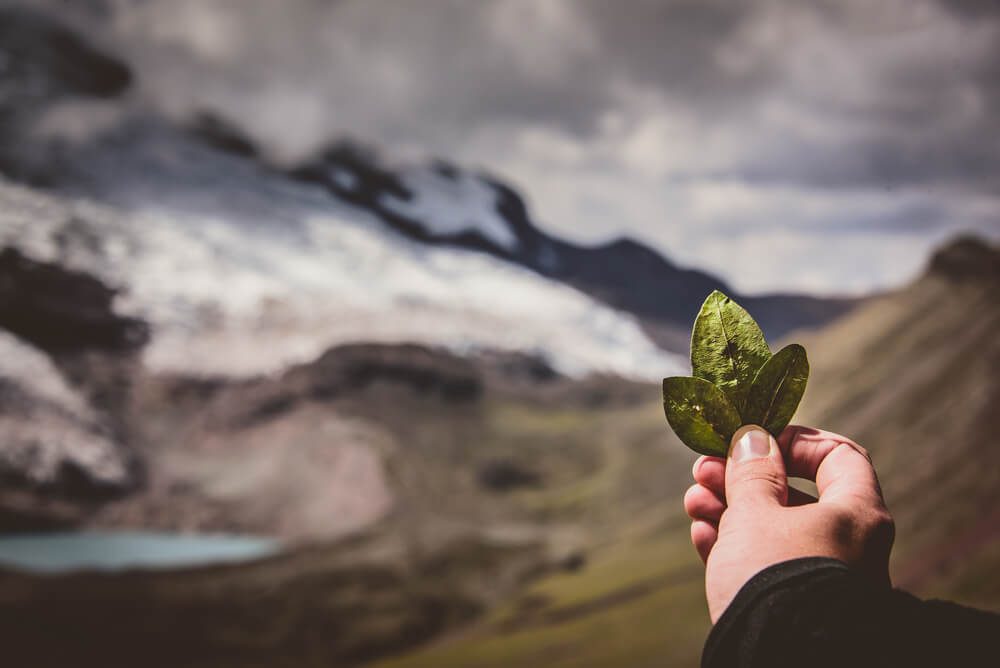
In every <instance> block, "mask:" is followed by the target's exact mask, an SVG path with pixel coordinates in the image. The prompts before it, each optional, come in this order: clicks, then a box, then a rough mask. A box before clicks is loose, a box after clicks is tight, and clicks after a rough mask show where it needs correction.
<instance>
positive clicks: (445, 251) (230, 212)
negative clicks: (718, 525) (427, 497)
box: [0, 9, 849, 378]
mask: <svg viewBox="0 0 1000 668" xmlns="http://www.w3.org/2000/svg"><path fill="white" fill-rule="evenodd" d="M4 20H5V22H6V25H7V28H6V29H5V30H4V31H3V32H2V33H0V37H3V36H4V35H6V36H7V39H5V41H3V40H0V41H3V44H2V45H0V48H2V49H5V51H4V54H5V58H6V60H7V61H9V62H10V63H13V65H11V66H8V67H7V68H6V70H5V75H4V81H5V84H4V87H3V90H4V95H3V98H2V99H0V117H2V118H3V119H4V120H5V123H3V124H0V140H2V141H0V173H3V174H5V175H6V177H7V180H4V181H3V182H0V244H3V245H8V246H12V247H15V248H17V249H19V250H20V251H22V252H23V253H25V254H26V255H28V256H29V257H32V258H34V259H36V260H49V261H52V260H57V261H59V262H62V263H63V264H64V265H65V266H66V267H67V268H69V269H79V270H84V271H86V272H88V273H90V274H92V275H94V276H96V277H98V278H99V279H101V280H104V281H105V282H107V283H109V284H111V285H114V286H117V287H119V288H120V289H122V290H123V293H124V296H123V297H122V298H121V300H120V307H121V309H123V311H124V312H126V313H127V314H130V315H134V316H136V317H140V318H143V319H145V320H147V321H148V322H149V323H150V325H151V326H152V341H151V343H150V345H149V346H147V348H146V349H145V352H144V355H145V356H146V360H147V362H148V363H149V364H150V365H152V366H153V367H156V368H171V369H184V370H198V371H201V372H210V373H234V374H252V373H262V372H268V371H273V370H276V369H280V368H283V367H284V366H286V365H288V364H291V363H294V362H301V361H304V360H306V359H308V358H310V357H314V356H316V355H318V354H319V353H320V352H321V351H322V350H324V349H325V348H326V347H328V346H330V345H333V344H337V343H342V342H346V341H356V340H371V341H402V340H409V341H419V342H424V343H434V344H440V345H445V346H447V347H450V348H452V349H456V350H461V351H467V350H475V349H484V348H499V349H516V350H527V351H530V352H534V353H538V354H540V355H542V356H544V357H546V358H547V359H548V360H550V362H551V363H552V364H553V365H554V366H555V367H556V368H558V369H560V370H562V371H564V372H567V373H574V374H576V373H584V372H587V371H608V372H615V373H620V374H624V375H629V376H640V377H646V378H658V377H661V376H663V375H665V374H668V373H672V372H676V371H682V370H683V368H684V367H685V366H686V364H685V363H684V361H683V359H682V356H681V355H679V354H676V353H682V352H683V351H684V349H686V337H687V331H688V327H689V323H690V321H691V319H692V318H693V316H694V314H695V312H696V311H697V307H698V305H699V304H700V302H701V300H702V299H703V298H704V295H705V294H707V293H708V292H709V291H711V290H712V289H716V288H723V289H725V286H724V285H723V284H722V282H721V281H719V280H718V279H716V278H714V277H712V276H709V275H707V274H704V273H701V272H697V271H692V270H683V269H679V268H677V267H675V266H674V265H672V264H671V263H669V262H668V261H667V260H665V259H664V258H663V257H661V256H660V255H658V254H657V253H655V252H653V251H652V250H650V249H648V248H647V247H645V246H642V245H641V244H638V243H636V242H634V241H630V240H620V241H617V242H613V243H611V244H607V245H605V246H601V247H595V248H585V247H579V246H575V245H573V244H569V243H567V242H564V241H562V240H559V239H556V238H553V237H551V236H549V235H548V234H546V233H545V232H543V231H542V230H540V229H539V228H538V227H537V226H536V225H535V224H534V222H533V221H532V220H531V218H530V216H529V214H528V211H527V209H526V207H525V204H524V202H523V200H522V199H521V197H520V196H519V195H518V194H517V193H516V192H515V191H514V190H513V189H512V188H511V187H509V186H507V185H505V184H503V183H501V182H499V181H498V180H496V179H494V178H492V177H491V176H489V175H487V174H483V173H480V172H473V171H468V170H464V169H462V168H460V167H457V166H453V165H450V164H447V163H444V162H432V163H430V164H413V163H395V162H391V161H387V160H383V159H381V158H380V157H379V156H378V155H376V154H375V152H374V151H372V150H368V149H362V148H359V147H358V146H357V145H356V144H352V143H349V142H337V143H334V144H333V145H331V146H330V147H328V148H327V149H326V150H324V151H322V152H321V153H320V154H318V155H317V156H316V157H315V158H314V159H311V160H308V161H306V162H305V163H303V164H301V165H298V166H293V167H291V168H289V167H286V166H277V165H274V164H270V163H269V162H268V161H267V160H266V159H265V158H263V157H262V156H261V155H260V153H259V152H258V151H257V150H256V148H255V147H254V145H253V143H252V142H251V141H250V140H249V139H247V138H245V137H243V136H242V135H241V134H240V132H239V130H238V129H236V128H234V127H232V126H231V125H229V124H227V123H225V122H223V121H221V120H219V119H218V118H215V117H213V116H211V115H210V114H206V115H205V116H203V117H201V118H199V119H194V120H193V121H192V122H191V123H189V124H188V125H187V126H186V127H178V126H176V125H174V124H171V123H168V122H166V121H165V120H163V119H161V118H158V117H156V116H155V115H154V114H152V113H151V112H149V111H148V110H146V111H138V112H136V111H135V110H133V111H132V112H130V113H128V114H125V115H123V116H122V118H120V119H118V120H117V122H116V123H114V124H112V125H111V126H110V127H105V128H104V129H103V130H101V131H100V132H96V133H93V134H92V135H90V136H88V137H86V138H84V139H80V138H75V139H73V140H68V139H66V138H65V137H63V136H60V135H58V134H57V135H56V136H54V137H48V138H46V136H45V135H44V133H42V134H39V133H38V132H37V127H36V126H35V125H34V124H33V121H34V120H35V118H36V117H43V116H44V115H45V114H44V112H45V111H46V110H48V109H50V108H51V106H52V105H53V104H55V103H57V102H63V101H65V100H66V99H74V98H79V97H81V96H101V97H107V96H114V95H115V94H119V93H121V92H122V91H123V90H125V89H126V88H127V86H128V84H129V81H130V79H131V75H130V74H129V70H128V68H127V66H125V65H124V64H122V63H118V62H116V61H114V59H113V58H111V57H109V56H108V55H106V54H103V53H100V52H98V51H96V50H94V49H93V48H92V47H90V46H88V45H87V44H86V43H85V42H84V41H83V40H81V39H80V38H79V37H78V36H76V35H74V34H73V33H71V32H70V31H68V30H67V29H65V28H63V27H60V26H58V25H56V24H54V23H53V22H52V21H51V20H50V19H45V18H42V17H40V16H36V15H34V14H32V13H31V12H28V11H27V10H23V9H21V10H4ZM11 26H14V27H13V28H12V27H11ZM29 93H31V94H29ZM470 251H475V252H470ZM754 301H755V303H754V304H753V305H754V306H756V308H755V312H756V313H759V314H760V315H761V316H762V317H761V322H762V325H763V326H764V328H765V331H767V332H768V333H769V335H772V336H773V335H778V334H781V333H783V332H784V331H787V330H788V329H790V328H791V327H794V326H801V325H804V324H813V323H814V322H817V321H822V320H823V319H825V318H828V317H830V316H831V315H832V314H835V313H837V312H840V311H842V310H844V309H845V308H846V307H847V306H849V304H847V303H844V304H839V303H834V302H830V301H820V300H810V299H808V298H801V299H800V300H799V301H789V300H787V299H781V298H779V299H778V300H777V301H775V300H773V299H772V300H770V301H769V300H768V298H763V299H758V300H754ZM800 302H804V303H800ZM776 306H778V308H776ZM650 336H654V337H655V338H656V339H657V342H658V343H659V344H660V345H659V346H658V345H656V344H654V343H653V341H652V340H651V339H650ZM664 345H665V346H666V347H667V348H670V349H672V350H673V351H675V352H673V353H668V352H665V351H664V349H663V346H664Z"/></svg>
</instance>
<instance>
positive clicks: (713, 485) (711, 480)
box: [692, 455, 816, 517]
mask: <svg viewBox="0 0 1000 668" xmlns="http://www.w3.org/2000/svg"><path fill="white" fill-rule="evenodd" d="M694 481H695V482H696V483H698V484H699V485H701V486H702V487H704V488H706V489H708V490H709V491H710V492H712V493H713V494H715V496H716V497H718V498H719V500H720V501H722V504H723V506H724V505H725V503H726V460H724V459H721V458H719V457H708V456H704V455H703V456H702V457H699V458H698V460H697V461H696V462H695V463H694ZM807 503H816V497H815V496H812V495H810V494H806V493H805V492H802V491H800V490H797V489H795V488H793V487H789V488H788V502H787V505H788V506H804V505H806V504H807ZM692 517H693V516H692Z"/></svg>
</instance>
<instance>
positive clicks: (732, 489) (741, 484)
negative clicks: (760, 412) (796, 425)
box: [726, 425, 788, 507]
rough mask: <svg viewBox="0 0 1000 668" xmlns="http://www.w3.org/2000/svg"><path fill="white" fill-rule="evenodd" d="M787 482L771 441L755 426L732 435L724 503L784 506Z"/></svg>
mask: <svg viewBox="0 0 1000 668" xmlns="http://www.w3.org/2000/svg"><path fill="white" fill-rule="evenodd" d="M787 501H788V478H787V477H786V474H785V463H784V461H783V459H782V455H781V450H780V449H779V448H778V444H777V443H776V442H775V440H774V438H772V437H771V435H770V434H768V433H767V432H766V431H764V430H763V429H761V428H760V427H758V426H756V425H748V426H746V427H741V428H740V429H739V430H738V431H737V432H736V433H735V434H734V435H733V440H732V443H731V444H730V447H729V458H728V459H727V460H726V502H727V503H728V504H729V506H730V507H738V506H741V505H760V504H771V505H781V506H783V505H785V504H786V503H787Z"/></svg>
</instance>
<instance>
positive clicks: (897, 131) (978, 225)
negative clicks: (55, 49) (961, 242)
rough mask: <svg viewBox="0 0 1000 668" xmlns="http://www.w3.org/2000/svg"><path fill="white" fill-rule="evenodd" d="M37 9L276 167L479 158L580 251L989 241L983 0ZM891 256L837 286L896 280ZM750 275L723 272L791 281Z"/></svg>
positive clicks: (990, 123)
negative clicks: (316, 156) (331, 160)
mask: <svg viewBox="0 0 1000 668" xmlns="http://www.w3.org/2000/svg"><path fill="white" fill-rule="evenodd" d="M39 2H45V3H47V4H49V5H50V6H54V7H58V10H59V13H60V15H61V16H68V15H70V14H74V13H75V14H76V15H77V19H78V20H80V21H85V22H86V21H89V25H90V30H91V31H92V33H93V34H94V35H95V36H97V37H99V38H100V40H101V41H102V42H103V43H108V44H113V45H116V48H118V49H119V50H120V51H121V52H123V53H124V54H126V56H127V58H128V60H129V61H130V62H132V63H133V64H134V66H135V68H136V70H137V73H138V80H139V82H140V91H139V94H138V97H140V98H145V99H146V100H147V102H148V103H150V104H153V105H155V106H157V107H159V108H160V109H162V110H164V111H165V112H166V113H168V114H170V115H173V116H186V115H190V114H192V113H193V112H195V111H198V110H201V109H205V108H208V109H214V110H217V111H219V112H221V113H222V114H223V115H225V116H227V117H229V118H232V119H233V120H235V121H236V122H238V123H239V124H241V125H242V126H244V127H245V128H246V129H247V130H248V131H249V132H250V133H251V134H252V135H253V136H254V137H255V138H256V139H257V140H258V141H260V142H261V143H262V144H263V145H264V146H265V147H266V148H267V149H268V150H269V151H271V152H272V153H273V154H274V155H275V156H277V157H278V158H279V159H285V160H296V159H300V158H301V157H303V156H305V155H307V154H309V153H310V152H311V151H313V150H316V149H317V148H318V147H319V146H320V145H321V144H322V143H324V142H325V141H327V140H329V139H330V138H333V137H337V136H341V135H344V134H348V135H353V136H355V137H358V138H361V139H363V140H366V141H371V142H374V143H375V144H376V145H380V146H383V147H387V148H389V149H392V150H395V151H401V152H406V151H417V152H420V151H423V152H428V153H435V154H439V155H443V156H445V157H448V158H451V159H455V160H459V161H465V162H468V163H471V164H477V165H482V166H484V167H486V168H488V169H489V170H491V171H494V172H497V173H499V174H500V175H501V176H503V177H506V178H509V179H511V180H512V181H513V182H514V183H515V184H517V185H519V186H520V188H521V189H522V190H523V191H525V192H526V193H527V194H528V196H529V198H530V199H531V201H532V203H533V205H534V207H535V210H536V212H537V213H538V214H539V217H540V219H541V220H542V221H543V222H544V223H545V224H546V225H547V226H549V227H550V228H554V229H555V230H556V231H557V232H559V233H562V234H565V235H568V236H571V237H574V238H577V239H581V240H595V241H596V240H599V239H603V238H606V237H608V236H610V235H613V234H618V233H629V234H632V235H635V236H640V237H642V238H644V239H646V240H647V241H649V242H651V243H653V244H655V245H658V246H659V247H661V248H664V249H665V250H667V251H668V252H669V253H670V254H671V255H673V256H674V257H678V256H680V257H682V258H683V259H684V260H686V261H688V262H690V263H692V264H699V263H701V264H706V265H710V266H716V265H718V266H719V267H720V269H719V270H720V271H722V272H723V273H726V269H725V267H726V266H729V265H731V264H732V262H731V261H730V260H731V259H732V257H733V256H737V255H739V254H740V253H743V252H747V249H749V248H751V247H757V246H755V245H754V244H759V243H762V242H761V241H760V239H763V238H765V237H766V236H767V235H770V234H773V233H776V232H775V230H778V231H780V232H781V234H784V235H785V237H783V238H784V239H788V240H789V241H788V242H787V245H788V248H790V249H791V248H795V249H798V250H797V251H796V252H800V251H801V249H802V248H806V247H807V246H808V244H809V243H819V242H816V241H815V239H817V238H823V239H827V238H828V237H829V234H830V233H839V234H841V235H842V238H843V239H844V240H845V241H844V243H845V244H849V243H855V244H859V245H860V244H865V243H869V244H870V243H871V239H874V238H876V236H877V235H879V234H883V233H884V234H891V235H893V238H895V239H897V241H898V239H899V237H900V235H906V234H909V235H911V236H912V237H913V242H912V244H910V245H909V246H907V248H909V249H911V250H912V249H919V252H921V253H923V252H926V251H927V250H928V248H929V246H930V244H932V243H936V242H937V241H938V240H939V238H940V236H941V234H943V233H944V232H945V231H949V232H950V231H953V230H954V229H960V228H963V226H964V227H971V228H974V229H978V230H981V231H985V232H986V233H988V234H994V235H1000V196H998V195H997V194H996V193H1000V10H998V7H1000V5H997V3H996V2H994V1H992V0H982V1H973V0H912V1H909V0H896V1H894V2H886V3H871V2H869V1H868V0H816V1H814V2H808V3H803V2H799V1H797V0H752V1H751V0H748V1H746V2H739V3H734V2H731V1H730V0H628V1H627V2H607V1H605V0H576V1H571V0H546V2H538V0H483V1H481V2H476V3H469V2H463V1H462V0H418V1H414V2H395V1H391V0H337V1H332V0H284V1H283V2H273V1H271V0H96V1H95V2H92V3H90V4H91V5H92V8H91V10H90V11H89V12H88V13H87V14H88V16H89V18H88V16H80V13H81V10H80V7H81V5H80V4H79V3H69V2H64V1H61V0H35V3H36V4H37V3H39ZM777 220H780V225H778V224H777V223H776V221H777ZM734 229H735V230H743V231H744V233H745V234H747V235H749V234H755V235H758V237H757V240H756V241H753V244H751V245H744V246H738V244H737V243H736V241H735V239H736V237H734V236H733V234H734V233H733V230H734ZM796 230H797V231H798V232H796ZM819 231H821V232H822V234H820V233H819ZM795 234H799V235H800V236H799V237H798V238H797V239H798V240H797V241H796V240H795V239H793V237H794V236H795ZM866 234H869V235H876V236H872V237H871V238H870V239H867V240H866V238H865V235H866ZM737 236H738V235H737ZM720 240H725V241H726V243H720ZM730 240H732V243H731V244H730V245H727V244H728V243H729V241H730ZM810 240H812V241H810ZM748 243H749V242H748ZM823 243H826V242H825V241H824V242H823ZM894 243H895V242H894ZM720 248H721V249H723V250H722V251H721V252H722V254H723V255H724V256H725V255H728V256H729V257H724V258H723V259H722V260H719V259H718V258H710V257H709V255H710V254H711V253H715V254H716V255H718V254H719V253H720V250H719V249H720ZM844 248H845V249H846V248H847V246H845V247H844ZM727 249H728V250H727ZM844 252H847V251H846V250H845V251H844ZM858 252H860V251H858ZM914 252H916V251H914ZM864 253H865V257H866V258H868V260H867V261H870V260H872V255H871V253H872V251H871V250H870V249H865V251H864ZM899 253H900V251H899V250H898V248H897V250H895V251H893V252H892V253H887V254H886V262H887V263H894V262H895V263H897V265H893V266H897V269H893V268H892V266H890V267H888V268H882V269H879V270H878V271H875V270H872V272H871V273H870V275H869V276H868V278H867V279H865V277H864V276H862V277H860V278H858V279H857V280H858V281H860V282H858V283H857V284H856V285H855V284H852V287H851V289H862V288H863V287H864V286H866V285H867V286H872V285H877V284H882V283H884V282H885V281H893V280H895V281H898V280H901V279H902V278H903V277H904V276H905V274H906V272H909V271H912V270H913V267H914V266H915V264H914V262H909V263H898V262H897V261H898V258H899V257H900V255H899ZM867 261H866V262H867ZM862 264H864V263H862ZM756 271H757V272H758V274H757V275H755V276H745V275H739V274H734V273H733V272H730V273H729V275H728V276H727V277H728V278H730V279H731V280H734V281H735V282H736V283H737V284H740V283H741V282H742V283H743V284H744V285H746V286H749V288H751V289H758V288H760V289H763V288H765V287H769V286H770V287H785V286H786V285H788V284H794V283H795V281H797V280H799V279H797V278H796V275H795V273H794V272H795V271H796V269H795V267H794V263H791V264H788V263H786V264H785V265H784V266H783V267H782V271H784V272H786V273H785V274H778V273H776V272H777V270H775V269H773V268H768V267H760V268H758V269H756ZM769 271H770V272H772V273H768V272H769ZM809 271H810V268H809V267H808V261H807V260H803V266H802V268H801V271H800V274H801V276H802V280H801V281H800V283H801V284H802V285H808V286H809V287H811V288H815V289H828V290H836V289H837V284H836V283H834V282H831V283H829V284H828V285H825V286H824V285H823V284H822V281H821V280H820V278H817V276H815V275H813V274H809ZM807 274H808V275H807ZM865 280H867V281H868V282H867V283H866V282H865Z"/></svg>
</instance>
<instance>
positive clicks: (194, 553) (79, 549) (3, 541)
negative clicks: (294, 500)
mask: <svg viewBox="0 0 1000 668" xmlns="http://www.w3.org/2000/svg"><path fill="white" fill-rule="evenodd" d="M280 549H281V543H280V542H279V541H277V540H272V539H269V538H261V537H253V536H235V535H227V534H176V533H156V532H145V531H128V532H124V531H114V532H101V531H94V532H89V531H88V532H79V533H48V534H18V535H5V536H3V535H0V567H6V568H17V569H20V570H27V571H34V572H42V573H63V572H69V571H78V570H103V571H116V570H124V569H130V568H143V569H163V568H183V567H191V566H203V565H207V564H218V563H226V562H235V561H245V560H249V559H258V558H261V557H266V556H269V555H272V554H275V553H277V552H279V551H280Z"/></svg>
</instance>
